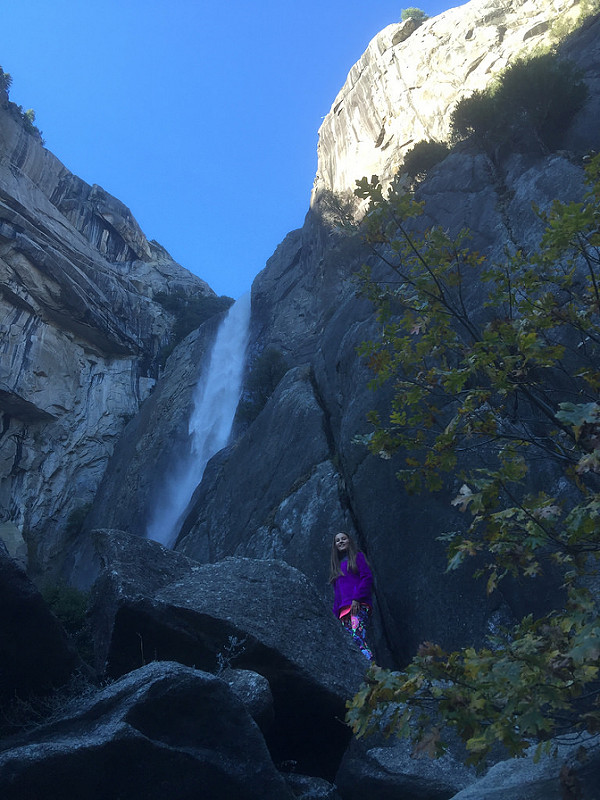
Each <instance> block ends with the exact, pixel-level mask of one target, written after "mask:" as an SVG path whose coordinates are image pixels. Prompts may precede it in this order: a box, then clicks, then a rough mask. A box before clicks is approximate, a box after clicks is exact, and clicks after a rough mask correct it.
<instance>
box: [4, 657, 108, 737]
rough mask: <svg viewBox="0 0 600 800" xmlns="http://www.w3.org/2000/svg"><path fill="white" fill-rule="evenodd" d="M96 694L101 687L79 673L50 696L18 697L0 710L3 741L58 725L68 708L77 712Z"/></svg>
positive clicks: (49, 694)
mask: <svg viewBox="0 0 600 800" xmlns="http://www.w3.org/2000/svg"><path fill="white" fill-rule="evenodd" d="M97 691H98V687H97V686H95V685H94V684H93V683H91V682H90V680H89V677H88V676H86V675H83V674H82V673H80V672H76V673H74V674H73V675H72V676H71V678H70V679H69V681H68V683H66V684H65V685H64V686H62V687H60V688H59V689H54V690H53V691H52V692H50V693H48V694H44V695H35V696H31V697H28V698H26V699H24V698H21V697H18V696H15V697H14V698H13V699H12V700H11V701H10V702H9V703H7V704H6V705H5V706H3V707H0V739H1V738H2V737H5V736H10V735H12V734H15V733H20V732H23V731H30V730H34V729H35V728H37V727H38V726H40V725H47V724H49V723H53V722H56V721H58V720H60V719H62V718H64V716H65V714H66V713H67V712H68V709H69V708H73V709H75V710H76V709H77V708H78V707H80V706H81V703H82V702H84V701H85V700H87V699H89V698H91V697H93V695H94V694H95V693H96V692H97Z"/></svg>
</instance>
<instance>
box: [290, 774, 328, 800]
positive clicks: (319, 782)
mask: <svg viewBox="0 0 600 800" xmlns="http://www.w3.org/2000/svg"><path fill="white" fill-rule="evenodd" d="M284 778H285V781H286V783H287V785H288V786H289V788H290V789H291V790H292V792H293V795H294V797H296V798H297V799H298V800H342V798H341V795H339V794H338V792H337V791H336V788H335V786H333V784H331V783H329V781H326V780H324V779H323V778H311V777H310V776H309V775H296V774H295V773H293V772H290V773H287V774H284Z"/></svg>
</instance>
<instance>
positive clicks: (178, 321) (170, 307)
mask: <svg viewBox="0 0 600 800" xmlns="http://www.w3.org/2000/svg"><path fill="white" fill-rule="evenodd" d="M154 301H155V302H156V303H159V305H161V306H162V307H163V308H164V309H165V311H167V312H168V313H169V314H172V315H173V316H174V317H175V321H174V324H173V338H172V340H171V342H170V344H169V345H168V347H166V348H163V351H162V352H161V357H160V360H161V362H162V363H164V361H165V360H166V359H167V357H168V356H169V355H170V353H171V352H172V351H173V349H174V348H175V346H176V345H177V344H179V342H180V341H182V339H185V337H186V336H187V335H188V333H191V332H192V331H195V330H196V328H199V327H200V325H202V323H203V322H206V320H208V319H210V318H211V317H213V316H214V315H215V314H220V313H221V312H222V311H226V310H227V309H228V308H229V307H230V306H231V305H232V304H233V299H232V298H231V297H226V296H225V295H222V296H221V297H217V296H216V295H198V296H195V297H190V296H189V295H186V294H184V293H183V292H157V293H156V294H155V295H154Z"/></svg>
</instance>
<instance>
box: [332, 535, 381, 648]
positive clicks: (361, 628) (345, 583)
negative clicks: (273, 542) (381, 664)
mask: <svg viewBox="0 0 600 800" xmlns="http://www.w3.org/2000/svg"><path fill="white" fill-rule="evenodd" d="M329 582H330V583H333V588H334V600H333V613H334V614H335V616H336V617H337V618H338V619H339V620H341V622H342V625H343V626H344V627H345V628H346V630H348V631H349V632H350V633H351V634H352V636H353V638H354V641H355V642H356V643H357V645H358V646H359V648H360V651H361V653H362V654H363V655H364V656H365V657H366V658H368V659H369V661H373V653H372V652H371V650H370V648H369V646H368V645H367V643H366V641H365V633H366V632H365V625H366V623H367V621H368V619H369V616H370V614H371V606H372V601H371V590H372V586H373V573H372V572H371V568H370V567H369V564H368V562H367V559H366V558H365V556H364V554H363V553H361V551H360V550H358V549H357V547H356V543H355V542H354V540H353V539H352V537H351V536H349V535H348V534H347V533H344V532H343V531H340V533H336V534H335V536H334V537H333V542H332V544H331V571H330V574H329Z"/></svg>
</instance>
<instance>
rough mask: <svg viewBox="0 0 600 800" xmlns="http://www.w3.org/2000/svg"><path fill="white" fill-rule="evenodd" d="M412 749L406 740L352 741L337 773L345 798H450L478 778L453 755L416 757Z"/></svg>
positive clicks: (380, 799) (423, 799)
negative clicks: (435, 757) (412, 753)
mask: <svg viewBox="0 0 600 800" xmlns="http://www.w3.org/2000/svg"><path fill="white" fill-rule="evenodd" d="M411 751H412V745H411V744H410V743H409V742H407V741H405V740H398V739H396V740H394V739H391V740H389V739H388V740H386V739H384V738H383V737H375V740H374V739H373V738H372V737H368V738H367V739H364V740H362V739H361V740H353V741H352V743H351V745H350V747H349V748H348V750H347V751H346V754H345V756H344V759H343V761H342V764H341V766H340V769H339V771H338V774H337V775H336V779H335V782H336V786H337V787H338V791H339V792H340V794H341V795H342V797H343V798H344V800H370V798H373V800H396V798H398V797H401V798H402V800H449V798H451V797H453V796H454V794H455V793H456V792H457V790H459V789H462V788H464V787H466V786H469V784H471V783H473V781H474V780H475V779H476V775H475V771H474V770H473V769H469V768H467V767H465V766H464V764H463V763H461V762H460V761H458V760H457V759H456V758H454V757H453V756H452V755H450V754H447V755H445V756H443V757H441V758H438V759H431V758H428V757H427V756H425V757H422V758H414V757H412V755H411ZM481 797H483V795H482V796H481Z"/></svg>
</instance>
